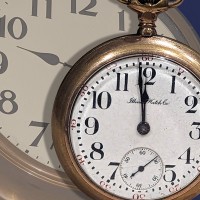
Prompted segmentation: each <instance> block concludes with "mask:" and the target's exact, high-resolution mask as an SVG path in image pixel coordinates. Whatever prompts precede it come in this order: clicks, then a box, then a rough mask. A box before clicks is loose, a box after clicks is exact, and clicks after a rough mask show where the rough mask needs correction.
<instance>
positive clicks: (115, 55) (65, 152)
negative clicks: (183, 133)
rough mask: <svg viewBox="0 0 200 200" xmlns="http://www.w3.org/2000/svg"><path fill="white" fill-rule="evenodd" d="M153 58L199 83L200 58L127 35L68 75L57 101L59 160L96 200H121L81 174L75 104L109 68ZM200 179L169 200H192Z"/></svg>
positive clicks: (177, 46)
mask: <svg viewBox="0 0 200 200" xmlns="http://www.w3.org/2000/svg"><path fill="white" fill-rule="evenodd" d="M136 55H144V56H146V55H152V56H159V57H164V58H166V59H168V60H172V61H173V62H175V63H178V64H179V65H180V66H183V67H185V68H186V69H187V70H189V71H190V72H191V73H193V74H194V75H195V76H196V77H197V78H198V79H200V55H198V53H197V52H195V51H194V50H192V49H190V48H189V47H187V46H186V45H183V44H181V43H179V42H177V41H175V40H172V39H169V38H166V37H162V36H154V37H150V38H149V37H146V38H145V37H141V36H137V35H127V36H123V37H119V38H116V39H113V40H110V41H108V42H105V43H103V44H101V45H99V46H98V47H96V48H94V49H93V50H91V51H90V52H88V53H87V54H86V55H85V56H83V57H82V58H81V59H80V60H79V61H78V62H77V63H76V64H75V65H74V67H73V68H72V69H71V71H70V72H69V73H68V74H67V76H66V77H65V79H64V80H63V82H62V84H61V87H60V89H59V91H58V94H57V96H56V99H55V104H54V109H53V114H52V134H53V141H54V145H55V149H56V152H57V155H58V158H59V160H60V162H61V164H62V166H63V168H64V170H65V171H66V172H67V174H68V175H69V177H70V178H71V179H72V181H73V182H74V183H75V184H76V185H77V186H79V188H80V189H81V190H82V191H84V192H85V193H87V194H88V195H89V196H91V197H92V198H93V199H101V200H120V199H121V198H119V197H113V196H112V195H111V194H110V193H107V192H105V191H103V190H102V189H100V187H98V186H97V185H96V184H94V183H93V182H92V181H91V180H89V179H88V177H87V175H86V174H85V173H84V172H83V171H82V170H81V168H80V167H79V164H78V163H77V160H76V158H75V156H74V153H73V150H72V148H71V144H70V137H69V132H70V131H69V129H70V124H71V121H70V117H71V112H72V108H73V104H74V102H75V100H76V98H77V95H78V94H79V93H80V91H81V90H82V88H83V87H84V85H85V83H86V82H87V81H88V80H89V79H90V77H92V76H93V75H94V74H95V73H96V72H97V71H99V70H101V69H102V68H103V67H105V66H106V65H108V64H110V63H112V62H114V61H116V60H120V59H123V58H126V57H132V56H136ZM199 188H200V176H198V177H197V178H196V179H195V180H194V181H193V182H192V183H191V184H190V185H189V186H187V187H186V188H184V189H183V190H181V191H179V192H178V193H176V194H173V195H172V196H170V197H167V198H165V199H166V200H172V199H180V200H181V199H189V198H192V197H194V196H195V195H197V194H198V189H199Z"/></svg>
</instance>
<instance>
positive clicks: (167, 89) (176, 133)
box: [52, 0, 200, 200]
mask: <svg viewBox="0 0 200 200" xmlns="http://www.w3.org/2000/svg"><path fill="white" fill-rule="evenodd" d="M121 2H123V3H126V4H128V6H129V7H130V8H131V9H133V10H136V11H137V12H138V13H139V19H140V24H139V30H138V34H137V35H127V36H122V37H119V38H115V39H113V40H109V41H108V42H105V43H103V44H101V45H99V46H97V47H96V48H94V49H92V50H91V51H89V52H88V53H87V54H86V55H84V56H83V57H82V58H81V59H80V60H79V61H78V62H77V63H76V64H75V65H74V66H73V67H72V69H71V70H70V72H69V73H68V74H67V76H66V77H65V79H64V81H63V82H62V84H61V86H60V88H59V91H58V93H57V96H56V99H55V104H54V109H53V116H52V133H53V141H54V145H55V149H56V152H57V155H58V158H59V160H60V162H61V164H62V166H63V168H64V170H65V171H66V172H67V174H68V175H69V177H70V178H71V179H72V181H73V182H74V183H75V184H76V185H77V186H78V187H79V188H80V189H81V190H82V191H83V192H84V193H86V194H87V195H89V196H90V197H92V199H97V200H120V199H148V200H149V199H152V200H153V199H166V200H172V199H180V200H185V199H192V198H193V197H194V196H196V195H197V194H199V192H200V191H199V188H200V176H199V174H200V151H199V140H200V132H199V125H200V122H198V119H199V115H200V113H199V99H200V97H199V95H200V84H199V79H200V55H199V54H198V53H197V52H196V51H194V50H192V49H191V48H189V47H188V46H186V45H184V44H182V43H179V42H177V41H175V40H173V39H169V38H166V37H163V36H157V33H156V29H155V21H156V18H157V14H158V13H160V12H161V11H166V10H167V9H168V8H170V7H174V6H177V5H178V4H180V3H181V2H182V1H180V0H179V1H173V2H172V3H171V4H170V3H169V2H168V1H165V0H160V1H159V0H158V1H142V0H133V1H126V0H125V1H121Z"/></svg>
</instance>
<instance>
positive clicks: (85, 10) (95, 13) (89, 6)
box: [71, 0, 97, 17]
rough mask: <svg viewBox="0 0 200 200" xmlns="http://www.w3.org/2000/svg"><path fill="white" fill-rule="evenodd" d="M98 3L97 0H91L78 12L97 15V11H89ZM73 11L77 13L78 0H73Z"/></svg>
mask: <svg viewBox="0 0 200 200" xmlns="http://www.w3.org/2000/svg"><path fill="white" fill-rule="evenodd" d="M96 4H97V1H96V0H90V3H89V4H88V5H87V6H86V7H85V8H83V9H82V10H81V11H79V12H78V13H79V14H80V15H87V16H92V17H96V15H97V12H93V11H89V10H90V9H92V8H94V7H95V6H96ZM71 13H74V14H77V0H71Z"/></svg>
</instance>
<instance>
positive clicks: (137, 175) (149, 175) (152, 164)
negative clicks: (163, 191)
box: [120, 147, 163, 190]
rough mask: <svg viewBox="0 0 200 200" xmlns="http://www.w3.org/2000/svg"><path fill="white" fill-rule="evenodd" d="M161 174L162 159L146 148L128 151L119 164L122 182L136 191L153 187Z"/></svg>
mask: <svg viewBox="0 0 200 200" xmlns="http://www.w3.org/2000/svg"><path fill="white" fill-rule="evenodd" d="M136 163H137V164H136ZM162 173H163V163H162V159H161V158H160V156H159V155H158V154H157V153H156V152H155V151H153V150H151V149H148V148H142V147H140V148H136V149H133V150H131V151H129V152H128V153H127V154H125V156H124V157H123V159H122V161H121V163H120V174H121V177H122V179H123V181H124V182H125V183H126V184H127V185H128V186H129V187H131V188H133V189H136V190H147V189H149V188H151V187H154V186H155V185H156V184H157V183H158V182H159V181H160V179H161V177H162Z"/></svg>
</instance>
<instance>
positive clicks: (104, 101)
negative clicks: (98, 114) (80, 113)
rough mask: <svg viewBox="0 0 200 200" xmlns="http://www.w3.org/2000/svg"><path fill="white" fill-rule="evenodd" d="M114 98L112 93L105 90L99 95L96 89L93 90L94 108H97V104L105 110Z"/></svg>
mask: <svg viewBox="0 0 200 200" xmlns="http://www.w3.org/2000/svg"><path fill="white" fill-rule="evenodd" d="M111 102H112V98H111V95H110V93H108V92H106V91H104V92H101V93H100V94H99V95H97V92H96V91H93V105H92V108H93V109H97V106H98V107H99V108H101V109H103V110H105V109H108V108H109V107H110V106H111Z"/></svg>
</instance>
